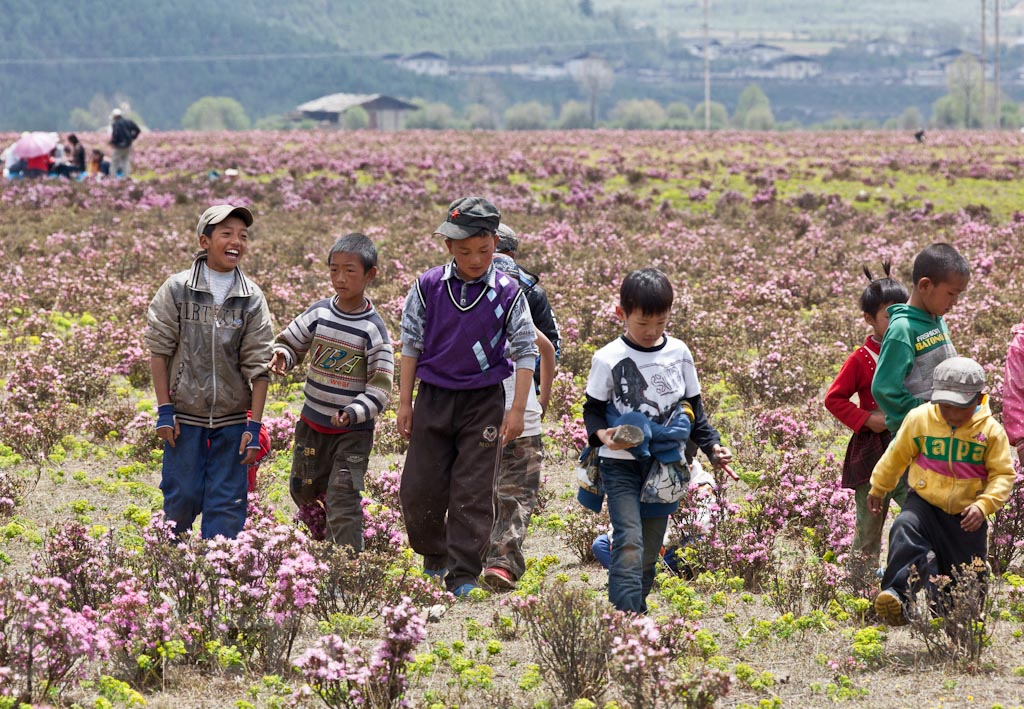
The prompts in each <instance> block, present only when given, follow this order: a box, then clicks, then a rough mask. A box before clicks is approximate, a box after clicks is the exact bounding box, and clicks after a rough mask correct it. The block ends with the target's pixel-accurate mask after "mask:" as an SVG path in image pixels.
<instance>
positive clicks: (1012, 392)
mask: <svg viewBox="0 0 1024 709" xmlns="http://www.w3.org/2000/svg"><path fill="white" fill-rule="evenodd" d="M1003 426H1004V427H1005V428H1006V435H1007V436H1008V437H1009V440H1010V443H1011V444H1013V445H1017V444H1018V443H1020V442H1021V441H1022V440H1024V324H1019V325H1014V327H1013V339H1012V340H1010V348H1009V349H1008V350H1007V352H1006V369H1005V372H1004V376H1003Z"/></svg>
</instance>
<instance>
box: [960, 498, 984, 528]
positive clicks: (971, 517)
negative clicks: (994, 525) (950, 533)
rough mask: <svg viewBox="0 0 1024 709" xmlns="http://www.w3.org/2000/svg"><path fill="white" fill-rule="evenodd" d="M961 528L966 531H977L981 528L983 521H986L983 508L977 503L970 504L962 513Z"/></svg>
mask: <svg viewBox="0 0 1024 709" xmlns="http://www.w3.org/2000/svg"><path fill="white" fill-rule="evenodd" d="M960 517H961V518H962V519H961V520H960V529H962V530H964V531H965V532H976V531H978V530H979V529H981V525H982V523H983V522H984V521H985V513H984V512H982V511H981V508H980V507H978V506H977V505H968V506H967V507H966V508H965V509H964V511H963V512H961V513H960Z"/></svg>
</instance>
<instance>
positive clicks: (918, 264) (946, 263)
mask: <svg viewBox="0 0 1024 709" xmlns="http://www.w3.org/2000/svg"><path fill="white" fill-rule="evenodd" d="M970 275H971V267H970V265H969V264H968V263H967V259H965V258H964V257H963V256H961V255H960V252H959V251H957V250H956V249H955V248H953V246H952V245H950V244H945V243H936V244H929V245H928V246H926V247H924V249H922V250H921V253H919V254H918V255H917V257H916V258H915V259H914V275H913V278H914V285H915V286H916V285H917V284H918V283H920V281H921V279H922V278H927V279H928V280H929V281H931V282H932V283H936V284H937V283H946V282H947V281H949V279H950V278H951V277H952V276H965V277H967V276H970Z"/></svg>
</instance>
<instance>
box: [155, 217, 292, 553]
mask: <svg viewBox="0 0 1024 709" xmlns="http://www.w3.org/2000/svg"><path fill="white" fill-rule="evenodd" d="M252 222H253V219H252V213H251V212H250V211H249V210H248V209H245V208H244V207H235V206H233V205H230V204H218V205H215V206H213V207H210V208H209V209H207V210H206V211H205V212H204V213H203V216H202V217H200V219H199V224H198V225H197V227H196V234H197V236H198V237H199V246H200V247H201V248H202V251H200V252H199V254H198V255H197V256H196V259H195V261H194V262H193V263H192V266H191V268H189V269H187V270H185V271H182V272H180V273H177V274H175V275H173V276H171V277H170V278H168V279H167V280H166V281H165V282H164V284H163V285H162V286H160V290H158V291H157V293H156V295H155V296H154V297H153V301H152V302H151V303H150V305H149V312H148V316H147V319H148V322H149V327H148V329H147V330H146V345H147V346H148V347H149V351H150V355H151V357H150V369H151V371H152V375H153V389H154V391H155V393H156V401H157V406H158V417H157V422H156V430H157V435H159V436H160V438H161V439H163V441H164V457H163V472H162V478H161V481H160V489H161V490H162V491H163V493H164V514H165V515H166V516H167V519H168V521H169V522H171V523H172V524H173V525H174V527H175V529H176V531H177V532H178V534H182V533H184V532H186V531H188V530H189V529H190V528H191V527H192V523H193V522H194V521H195V519H196V517H197V516H199V514H202V516H203V519H202V527H201V532H202V536H203V538H204V539H209V538H212V537H215V536H218V535H222V536H225V537H229V538H234V537H235V536H237V535H238V533H239V532H240V531H242V527H243V526H244V525H245V513H246V495H247V484H248V481H247V475H246V467H247V466H248V465H249V463H251V462H252V461H253V460H254V459H255V458H256V456H257V454H258V453H259V433H260V429H261V427H262V424H261V423H260V420H261V419H262V417H263V406H264V404H265V403H266V399H267V384H268V381H269V378H268V375H267V363H268V362H269V361H270V358H271V355H272V354H273V344H274V329H273V326H272V324H271V321H270V311H269V310H268V308H267V302H266V300H265V299H264V297H263V292H262V291H261V290H260V289H259V287H258V286H257V285H256V284H255V283H253V282H252V281H250V280H249V279H248V278H246V276H245V275H244V274H243V273H242V271H241V269H240V268H239V267H238V264H239V262H240V261H241V259H242V256H244V255H245V251H246V248H247V247H248V241H249V231H248V229H249V227H251V226H252ZM250 410H251V411H252V417H251V419H250V418H249V416H248V412H249V411H250Z"/></svg>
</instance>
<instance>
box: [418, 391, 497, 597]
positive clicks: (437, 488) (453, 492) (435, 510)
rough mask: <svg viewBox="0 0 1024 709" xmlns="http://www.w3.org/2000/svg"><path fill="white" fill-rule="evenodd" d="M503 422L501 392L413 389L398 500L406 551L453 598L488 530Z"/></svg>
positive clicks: (471, 575)
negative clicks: (442, 575) (439, 578)
mask: <svg viewBox="0 0 1024 709" xmlns="http://www.w3.org/2000/svg"><path fill="white" fill-rule="evenodd" d="M504 415H505V392H504V389H503V388H502V386H501V385H500V384H497V385H495V386H491V387H487V388H485V389H469V390H463V391H455V390H452V389H443V388H441V387H436V386H433V385H430V384H427V383H426V382H423V381H420V384H419V392H418V393H417V395H416V402H415V404H414V405H413V416H412V435H411V437H410V439H409V451H408V453H406V456H405V467H404V469H403V470H402V483H401V487H400V488H399V499H400V500H401V502H402V517H403V518H404V519H405V529H406V531H407V532H408V534H409V544H410V546H411V547H412V548H413V551H415V552H416V553H418V554H422V555H423V567H424V568H426V569H432V570H439V569H444V568H446V569H448V575H447V577H446V579H445V583H446V585H447V587H448V589H449V590H454V589H455V588H457V587H458V586H461V585H462V584H464V583H470V582H473V583H475V582H476V580H477V577H478V576H480V572H481V571H482V570H483V562H482V555H483V553H484V551H485V548H486V546H487V543H488V540H489V539H490V533H491V526H492V524H493V523H494V504H493V500H494V471H495V467H496V463H497V461H498V456H499V455H500V454H501V445H500V442H499V440H498V429H499V428H500V427H501V421H502V418H504Z"/></svg>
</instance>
